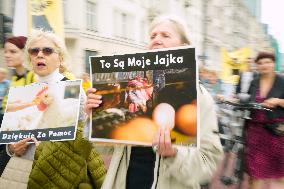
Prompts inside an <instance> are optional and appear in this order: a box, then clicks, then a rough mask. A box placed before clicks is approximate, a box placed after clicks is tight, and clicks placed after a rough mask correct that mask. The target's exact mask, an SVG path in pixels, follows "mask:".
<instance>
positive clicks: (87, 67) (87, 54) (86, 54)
mask: <svg viewBox="0 0 284 189" xmlns="http://www.w3.org/2000/svg"><path fill="white" fill-rule="evenodd" d="M97 54H98V52H97V51H91V50H85V72H86V73H90V63H89V57H90V56H96V55H97Z"/></svg>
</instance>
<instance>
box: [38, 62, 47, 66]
mask: <svg viewBox="0 0 284 189" xmlns="http://www.w3.org/2000/svg"><path fill="white" fill-rule="evenodd" d="M45 66H46V65H45V63H43V62H38V63H37V67H45Z"/></svg>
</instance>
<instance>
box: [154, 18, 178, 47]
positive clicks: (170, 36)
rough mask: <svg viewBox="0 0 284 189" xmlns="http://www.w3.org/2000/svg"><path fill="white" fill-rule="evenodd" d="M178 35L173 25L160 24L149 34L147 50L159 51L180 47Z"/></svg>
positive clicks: (166, 22) (167, 23)
mask: <svg viewBox="0 0 284 189" xmlns="http://www.w3.org/2000/svg"><path fill="white" fill-rule="evenodd" d="M182 45H183V43H182V41H181V37H180V34H179V33H178V31H177V30H176V28H175V26H174V24H173V23H171V22H169V21H165V22H162V23H160V24H158V25H157V26H155V27H154V28H153V30H152V31H151V33H150V44H149V49H161V48H169V47H178V46H182Z"/></svg>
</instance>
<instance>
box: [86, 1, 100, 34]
mask: <svg viewBox="0 0 284 189" xmlns="http://www.w3.org/2000/svg"><path fill="white" fill-rule="evenodd" d="M86 13H87V14H86V16H87V20H86V22H87V23H86V24H87V30H92V31H96V30H97V27H96V4H95V3H94V2H93V1H87V12H86Z"/></svg>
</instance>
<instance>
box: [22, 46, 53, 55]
mask: <svg viewBox="0 0 284 189" xmlns="http://www.w3.org/2000/svg"><path fill="white" fill-rule="evenodd" d="M40 51H41V52H42V53H43V54H44V55H45V56H49V55H51V54H52V53H57V52H56V51H55V50H54V49H53V48H51V47H43V48H39V47H35V48H30V49H29V50H28V52H29V54H30V55H31V56H37V55H38V53H39V52H40Z"/></svg>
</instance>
